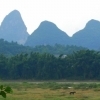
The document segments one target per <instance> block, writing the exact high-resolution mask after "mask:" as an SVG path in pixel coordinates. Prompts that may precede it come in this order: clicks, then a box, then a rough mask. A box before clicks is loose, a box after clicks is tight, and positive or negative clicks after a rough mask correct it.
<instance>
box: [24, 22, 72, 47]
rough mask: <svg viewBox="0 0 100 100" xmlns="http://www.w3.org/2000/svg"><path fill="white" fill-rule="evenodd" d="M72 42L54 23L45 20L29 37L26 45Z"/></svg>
mask: <svg viewBox="0 0 100 100" xmlns="http://www.w3.org/2000/svg"><path fill="white" fill-rule="evenodd" d="M55 44H63V45H66V44H70V37H69V36H68V35H67V34H66V33H65V32H63V31H62V30H60V29H59V28H58V27H57V26H56V25H55V24H54V23H52V22H49V21H43V22H41V23H40V25H39V27H38V28H37V29H36V30H35V31H34V32H33V33H32V34H31V35H30V36H29V37H28V39H27V41H26V43H25V45H28V46H33V47H34V46H36V45H55Z"/></svg>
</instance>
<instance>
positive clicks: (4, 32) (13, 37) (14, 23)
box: [0, 10, 29, 44]
mask: <svg viewBox="0 0 100 100" xmlns="http://www.w3.org/2000/svg"><path fill="white" fill-rule="evenodd" d="M28 35H29V34H28V32H27V28H26V26H25V24H24V21H23V20H22V18H21V14H20V12H19V11H17V10H14V11H12V12H10V13H9V14H8V15H6V16H5V18H4V20H3V21H2V23H1V26H0V38H3V39H4V40H7V41H9V42H11V41H14V42H18V43H19V44H24V43H25V41H26V39H27V37H28Z"/></svg>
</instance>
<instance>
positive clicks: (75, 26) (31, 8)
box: [0, 0, 100, 36]
mask: <svg viewBox="0 0 100 100" xmlns="http://www.w3.org/2000/svg"><path fill="white" fill-rule="evenodd" d="M15 9H16V10H18V11H19V12H20V13H21V16H22V18H23V21H24V22H25V25H26V27H27V31H28V32H29V34H31V33H32V32H33V31H34V30H35V29H36V28H37V27H38V26H39V24H40V23H41V22H42V21H44V20H48V21H51V22H53V23H55V24H56V25H57V26H58V27H59V28H60V29H61V30H63V31H65V32H66V33H67V34H68V35H69V36H72V34H74V33H75V32H76V31H78V30H80V29H82V28H84V26H85V25H86V23H87V22H88V21H89V20H91V19H96V20H99V21H100V0H0V23H1V22H2V21H3V19H4V17H5V16H6V15H7V14H9V13H10V12H11V11H13V10H15Z"/></svg>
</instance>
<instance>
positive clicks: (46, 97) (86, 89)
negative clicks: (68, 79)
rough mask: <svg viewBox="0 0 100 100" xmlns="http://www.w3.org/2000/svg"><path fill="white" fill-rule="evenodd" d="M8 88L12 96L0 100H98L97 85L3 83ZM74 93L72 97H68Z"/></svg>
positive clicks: (99, 87) (99, 97) (8, 95)
mask: <svg viewBox="0 0 100 100" xmlns="http://www.w3.org/2000/svg"><path fill="white" fill-rule="evenodd" d="M0 84H4V85H5V86H10V87H11V88H12V89H13V93H12V94H7V98H6V99H5V98H3V97H2V96H0V100H100V84H99V83H78V84H75V83H56V82H44V83H29V82H10V83H7V82H4V83H0ZM71 91H75V92H76V93H75V94H74V95H70V94H69V93H70V92H71Z"/></svg>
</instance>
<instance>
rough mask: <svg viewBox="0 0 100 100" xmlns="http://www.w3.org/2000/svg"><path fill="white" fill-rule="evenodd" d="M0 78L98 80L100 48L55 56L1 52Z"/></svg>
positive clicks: (99, 77) (99, 74)
mask: <svg viewBox="0 0 100 100" xmlns="http://www.w3.org/2000/svg"><path fill="white" fill-rule="evenodd" d="M0 79H6V80H7V79H8V80H9V79H11V80H16V79H25V80H26V79H35V80H60V79H69V80H70V79H71V80H72V79H74V80H89V79H93V80H99V79H100V52H99V51H94V50H80V51H76V52H73V53H72V54H69V55H68V54H67V55H66V56H65V55H63V54H61V55H59V56H58V57H56V56H55V55H53V54H49V53H43V54H42V53H38V52H35V53H34V52H31V53H30V54H28V53H24V54H23V53H21V54H19V55H18V54H17V55H15V56H11V57H6V56H4V55H2V54H1V55H0Z"/></svg>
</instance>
